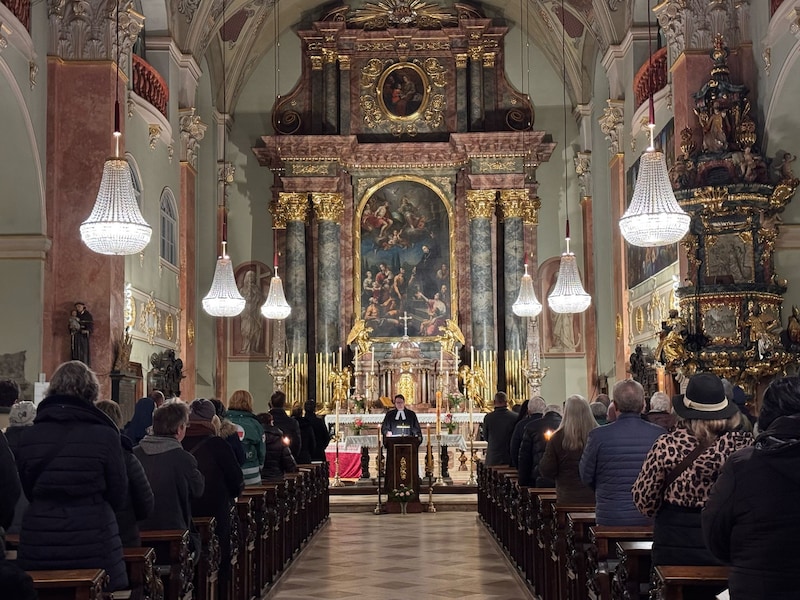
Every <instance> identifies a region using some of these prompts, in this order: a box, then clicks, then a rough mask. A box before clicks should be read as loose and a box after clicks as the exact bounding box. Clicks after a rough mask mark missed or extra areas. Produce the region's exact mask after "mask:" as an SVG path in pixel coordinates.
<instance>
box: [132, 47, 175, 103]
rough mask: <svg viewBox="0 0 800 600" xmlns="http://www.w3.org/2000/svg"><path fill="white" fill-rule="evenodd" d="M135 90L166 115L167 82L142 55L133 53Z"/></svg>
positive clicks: (167, 99)
mask: <svg viewBox="0 0 800 600" xmlns="http://www.w3.org/2000/svg"><path fill="white" fill-rule="evenodd" d="M133 91H134V92H136V94H138V95H139V96H140V97H142V98H144V99H145V100H147V101H148V102H149V103H150V104H152V105H153V106H155V107H156V109H157V110H158V112H160V113H161V114H162V115H164V116H165V117H166V116H167V102H168V101H169V89H168V88H167V82H166V81H164V78H163V77H161V75H159V74H158V72H157V71H156V70H155V69H154V68H153V67H152V66H150V64H149V63H148V62H147V61H146V60H144V59H143V58H142V57H141V56H138V55H136V54H134V55H133Z"/></svg>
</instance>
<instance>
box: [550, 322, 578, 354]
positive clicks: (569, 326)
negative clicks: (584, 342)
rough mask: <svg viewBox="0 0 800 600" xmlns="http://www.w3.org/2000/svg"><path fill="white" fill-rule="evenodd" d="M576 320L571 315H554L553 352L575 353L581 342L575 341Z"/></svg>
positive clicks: (551, 346)
mask: <svg viewBox="0 0 800 600" xmlns="http://www.w3.org/2000/svg"><path fill="white" fill-rule="evenodd" d="M573 325H574V319H573V317H572V314H571V313H553V331H552V333H551V345H550V350H551V351H557V352H575V350H576V349H577V348H578V344H579V343H580V340H576V339H575V328H574V326H573Z"/></svg>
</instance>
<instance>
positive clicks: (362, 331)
mask: <svg viewBox="0 0 800 600" xmlns="http://www.w3.org/2000/svg"><path fill="white" fill-rule="evenodd" d="M372 331H373V330H372V327H367V324H366V321H364V319H358V320H356V322H355V324H354V325H353V328H352V329H351V330H350V333H349V334H348V336H347V345H348V346H349V345H350V344H352V343H353V342H355V343H356V345H357V346H358V351H359V353H361V354H366V353H367V352H369V351H370V350H371V349H372V340H370V339H369V334H370V333H372Z"/></svg>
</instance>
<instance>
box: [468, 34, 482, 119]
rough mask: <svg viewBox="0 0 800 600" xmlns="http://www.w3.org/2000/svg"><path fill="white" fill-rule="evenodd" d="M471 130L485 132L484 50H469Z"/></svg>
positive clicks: (475, 48) (474, 47)
mask: <svg viewBox="0 0 800 600" xmlns="http://www.w3.org/2000/svg"><path fill="white" fill-rule="evenodd" d="M469 83H470V86H469V130H470V131H483V48H482V47H481V46H473V47H471V48H470V49H469Z"/></svg>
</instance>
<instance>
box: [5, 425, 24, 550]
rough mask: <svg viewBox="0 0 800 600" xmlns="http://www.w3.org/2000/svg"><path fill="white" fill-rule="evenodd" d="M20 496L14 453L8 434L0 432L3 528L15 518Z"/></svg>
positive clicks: (6, 527)
mask: <svg viewBox="0 0 800 600" xmlns="http://www.w3.org/2000/svg"><path fill="white" fill-rule="evenodd" d="M19 496H20V485H19V477H18V476H17V466H16V463H15V461H14V454H13V452H11V448H9V446H8V440H6V436H5V435H3V433H2V432H0V527H2V528H3V529H8V527H9V525H11V523H12V521H13V520H14V507H15V506H16V504H17V499H18V498H19ZM0 541H2V540H0Z"/></svg>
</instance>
